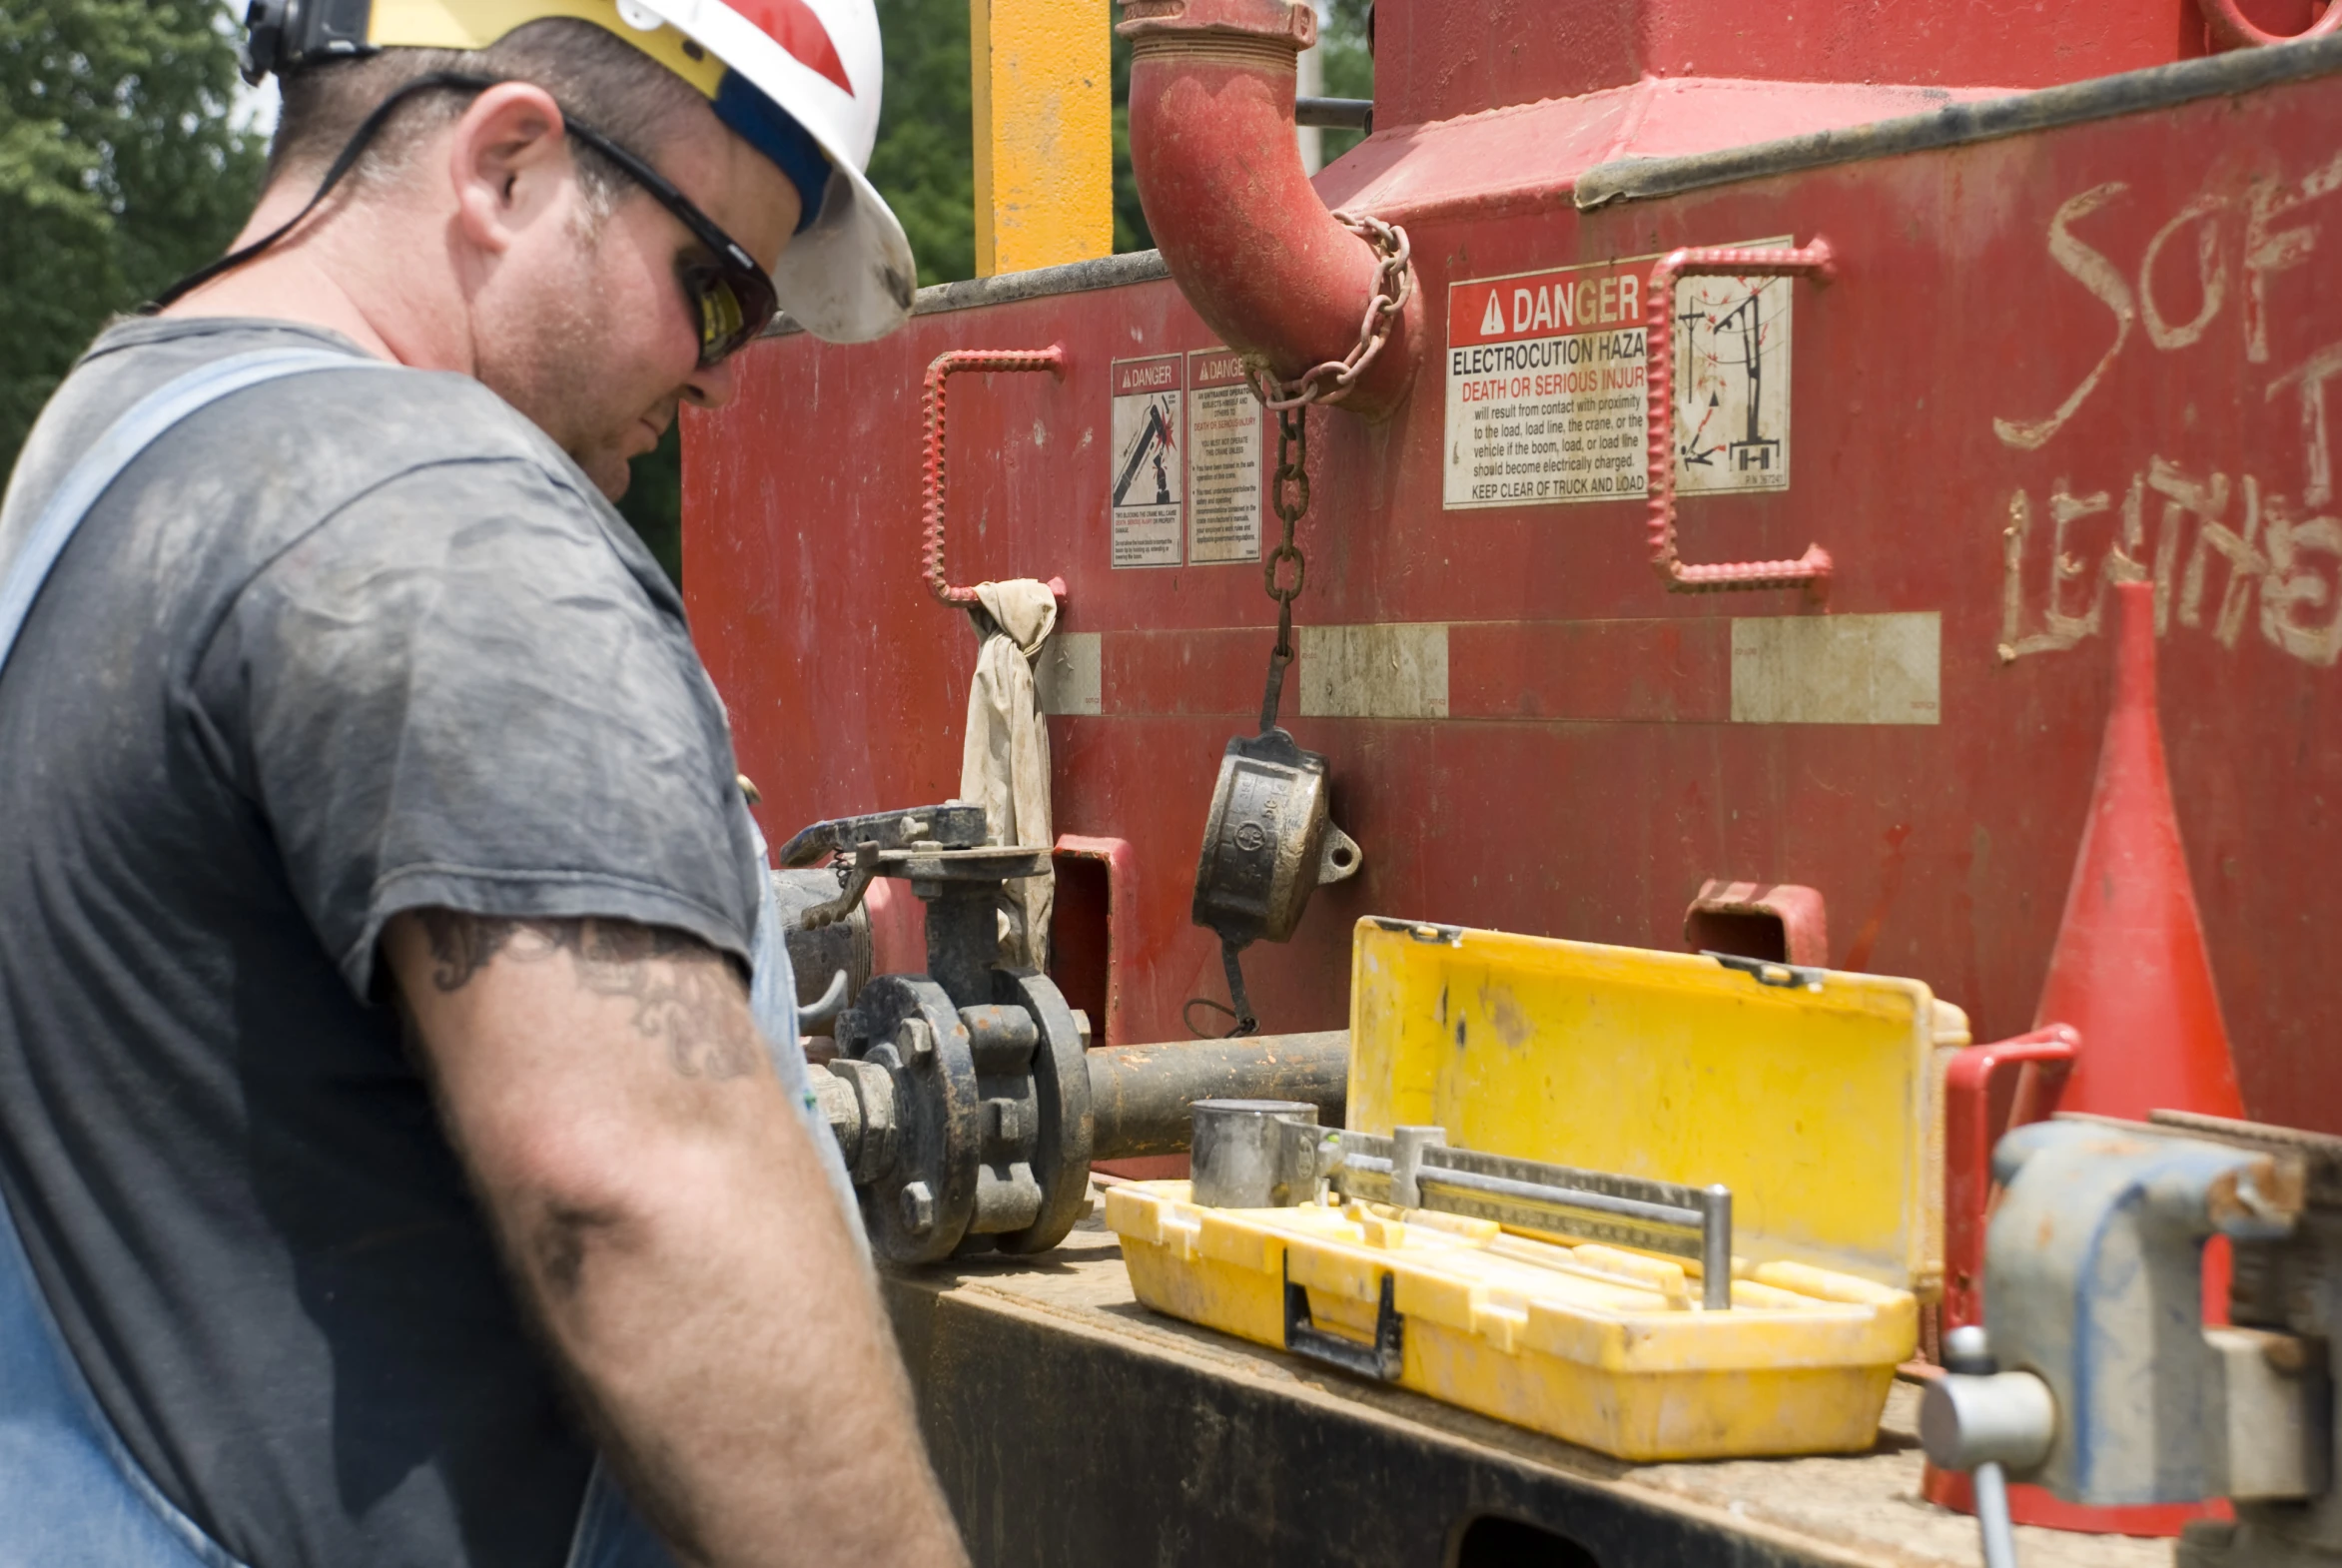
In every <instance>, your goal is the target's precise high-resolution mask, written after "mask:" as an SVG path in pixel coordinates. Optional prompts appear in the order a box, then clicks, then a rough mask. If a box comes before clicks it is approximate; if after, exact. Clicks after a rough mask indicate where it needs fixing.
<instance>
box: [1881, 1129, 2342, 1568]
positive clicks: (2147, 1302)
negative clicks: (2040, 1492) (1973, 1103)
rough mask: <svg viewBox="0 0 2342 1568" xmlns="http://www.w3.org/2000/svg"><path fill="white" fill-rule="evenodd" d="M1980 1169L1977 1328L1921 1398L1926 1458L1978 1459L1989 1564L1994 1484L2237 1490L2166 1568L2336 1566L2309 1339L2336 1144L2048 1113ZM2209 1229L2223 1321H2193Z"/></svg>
mask: <svg viewBox="0 0 2342 1568" xmlns="http://www.w3.org/2000/svg"><path fill="white" fill-rule="evenodd" d="M1992 1166H1993V1176H1994V1177H1995V1178H1996V1179H1997V1180H1998V1181H1999V1182H2001V1183H2002V1184H2003V1186H2004V1188H2005V1190H2004V1192H2003V1194H2002V1198H2001V1202H2000V1205H1999V1207H1998V1209H1997V1210H1995V1212H1994V1213H1993V1216H1992V1221H1991V1227H1990V1229H1989V1231H1988V1233H1987V1237H1986V1254H1985V1265H1984V1323H1985V1330H1986V1335H1988V1337H1984V1338H1982V1339H1981V1340H1980V1342H1963V1343H1961V1344H1958V1345H1953V1344H1952V1343H1951V1342H1950V1340H1949V1338H1948V1342H1947V1347H1946V1348H1947V1354H1946V1364H1947V1366H1948V1368H1950V1370H1949V1371H1948V1374H1947V1375H1946V1376H1944V1377H1942V1378H1940V1379H1938V1380H1937V1381H1936V1382H1934V1383H1932V1384H1931V1385H1930V1387H1929V1389H1928V1393H1927V1396H1926V1398H1925V1400H1924V1402H1923V1404H1922V1407H1921V1436H1922V1439H1923V1440H1924V1441H1925V1443H1926V1444H1927V1448H1928V1453H1929V1457H1930V1458H1932V1459H1934V1460H1935V1462H1936V1463H1937V1464H1938V1465H1940V1466H1943V1467H1945V1468H1948V1469H1960V1470H1973V1471H1975V1472H1976V1476H1977V1500H1978V1507H1977V1514H1978V1518H1979V1520H1980V1521H1981V1522H1982V1524H1983V1526H1984V1532H1985V1557H1986V1561H1987V1562H1988V1563H1993V1564H1996V1565H1997V1564H2002V1563H2007V1562H2012V1561H2013V1548H2012V1546H2011V1544H2010V1540H2009V1536H2008V1532H2007V1522H2006V1512H2005V1506H2004V1504H2002V1505H1999V1506H1995V1503H1996V1501H1997V1499H1998V1498H1999V1497H2000V1496H2001V1488H2002V1484H2003V1481H2002V1477H2003V1475H2005V1478H2006V1479H2009V1480H2017V1481H2030V1482H2034V1483H2037V1484H2039V1485H2042V1486H2045V1487H2047V1488H2048V1489H2049V1490H2050V1491H2051V1492H2053V1493H2054V1494H2056V1495H2057V1496H2058V1497H2061V1498H2064V1499H2066V1500H2067V1501H2071V1502H2078V1503H2084V1504H2090V1505H2126V1504H2140V1503H2178V1502H2193V1501H2196V1500H2198V1499H2200V1498H2205V1497H2217V1496H2225V1497H2228V1498H2230V1499H2232V1500H2233V1502H2234V1504H2235V1507H2236V1515H2237V1518H2236V1522H2235V1523H2233V1524H2230V1523H2228V1522H2226V1521H2210V1520H2207V1521H2203V1522H2201V1523H2198V1524H2192V1525H2190V1526H2189V1529H2188V1533H2187V1535H2186V1536H2185V1537H2184V1538H2183V1539H2182V1541H2181V1543H2180V1545H2179V1549H2178V1561H2179V1563H2180V1564H2181V1565H2182V1568H2212V1565H2215V1564H2218V1565H2234V1568H2247V1565H2250V1568H2278V1565H2288V1568H2290V1565H2295V1564H2311V1563H2317V1564H2324V1565H2328V1568H2333V1565H2337V1564H2342V1496H2338V1495H2337V1494H2336V1492H2335V1491H2334V1489H2333V1487H2332V1481H2331V1474H2330V1454H2331V1447H2332V1434H2333V1430H2334V1424H2335V1416H2336V1410H2335V1404H2334V1395H2333V1389H2332V1384H2331V1381H2330V1379H2329V1378H2328V1376H2327V1369H2326V1348H2325V1347H2326V1342H2327V1340H2328V1338H2329V1337H2330V1336H2331V1335H2332V1334H2333V1333H2334V1332H2335V1331H2336V1329H2337V1328H2338V1327H2342V1140H2335V1139H2327V1138H2320V1137H2316V1136H2314V1135H2310V1134H2304V1133H2296V1132H2291V1131H2288V1130H2285V1129H2281V1128H2270V1127H2261V1126H2257V1125H2255V1124H2251V1123H2243V1122H2230V1121H2225V1120H2222V1119H2218V1118H2210V1117H2194V1116H2179V1115H2176V1114H2169V1113H2157V1115H2156V1118H2155V1121H2154V1122H2153V1123H2126V1122H2113V1121H2106V1120H2100V1119H2094V1118H2060V1119H2058V1120H2056V1121H2052V1122H2045V1123H2037V1124H2034V1125H2032V1126H2029V1127H2023V1128H2019V1129H2017V1130H2016V1131H2014V1132H2012V1133H2010V1134H2009V1135H2008V1136H2007V1137H2006V1138H2004V1139H2002V1140H2001V1141H2000V1144H1999V1146H1998V1148H1997V1149H1996V1150H1995V1151H1994V1152H1993V1158H1992ZM2214 1234H2221V1235H2225V1236H2227V1237H2228V1238H2229V1240H2230V1242H2231V1244H2232V1246H2233V1248H2234V1256H2235V1266H2234V1273H2233V1280H2232V1284H2231V1290H2230V1300H2229V1317H2230V1322H2231V1324H2232V1325H2233V1326H2229V1327H2206V1326H2205V1325H2204V1323H2203V1317H2202V1291H2203V1267H2202V1264H2203V1247H2204V1243H2205V1241H2206V1240H2207V1239H2208V1238H2209V1237H2210V1236H2212V1235H2214ZM1968 1333H1969V1331H1966V1330H1963V1331H1962V1336H1963V1337H1964V1336H1966V1335H1968ZM1995 1537H1997V1539H1996V1538H1995Z"/></svg>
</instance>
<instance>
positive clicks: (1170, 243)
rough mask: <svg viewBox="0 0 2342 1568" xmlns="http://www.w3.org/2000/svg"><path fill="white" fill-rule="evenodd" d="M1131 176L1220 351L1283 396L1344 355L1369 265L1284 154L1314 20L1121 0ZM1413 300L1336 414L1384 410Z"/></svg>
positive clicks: (1352, 236)
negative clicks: (1289, 386)
mask: <svg viewBox="0 0 2342 1568" xmlns="http://www.w3.org/2000/svg"><path fill="white" fill-rule="evenodd" d="M1116 30H1117V31H1118V32H1121V33H1122V34H1124V35H1125V36H1126V37H1128V38H1129V39H1130V40H1131V41H1132V59H1131V163H1132V169H1133V172H1134V173H1135V174H1136V175H1137V177H1138V183H1139V202H1140V205H1141V206H1142V207H1143V208H1145V210H1146V213H1147V224H1148V227H1149V228H1150V229H1152V230H1153V231H1154V233H1155V242H1156V244H1157V246H1158V247H1160V248H1161V250H1162V252H1163V259H1164V263H1165V265H1166V266H1167V267H1169V268H1170V269H1171V278H1172V279H1173V280H1174V281H1175V282H1176V283H1177V284H1178V286H1179V292H1180V293H1182V294H1184V295H1185V296H1186V297H1187V303H1188V304H1189V305H1191V306H1193V307H1194V308H1195V314H1197V315H1198V316H1200V317H1202V318H1203V320H1204V321H1205V323H1207V324H1208V325H1209V326H1210V327H1211V329H1212V331H1213V332H1215V333H1217V334H1218V335H1219V337H1220V340H1221V341H1222V342H1223V343H1225V344H1226V345H1227V346H1228V347H1229V348H1231V349H1234V350H1237V351H1238V352H1240V353H1242V354H1243V355H1245V356H1246V357H1247V358H1248V359H1251V360H1253V361H1255V362H1256V363H1258V364H1259V365H1261V366H1263V367H1265V368H1266V370H1267V371H1268V372H1269V373H1270V374H1271V375H1273V376H1274V377H1276V378H1277V379H1278V380H1279V381H1283V382H1291V381H1293V380H1295V379H1297V378H1298V377H1300V376H1301V375H1302V373H1304V372H1306V371H1308V370H1310V369H1312V368H1314V367H1316V366H1319V365H1323V364H1325V363H1327V362H1329V361H1339V360H1341V359H1342V358H1343V357H1344V356H1346V355H1348V354H1349V353H1350V352H1351V351H1352V350H1353V349H1355V348H1356V347H1357V345H1358V341H1359V332H1360V327H1361V323H1362V320H1363V318H1364V316H1365V313H1366V309H1367V304H1368V302H1369V301H1370V300H1372V299H1373V297H1374V295H1375V292H1376V290H1375V283H1376V274H1377V272H1378V270H1379V267H1380V258H1379V257H1378V256H1377V254H1376V252H1375V250H1374V248H1373V247H1372V246H1371V245H1369V244H1368V243H1367V242H1366V241H1365V240H1363V239H1361V238H1359V236H1358V235H1357V234H1356V233H1355V232H1353V231H1352V230H1351V229H1349V228H1348V227H1347V226H1345V225H1344V224H1342V223H1341V222H1340V221H1338V220H1337V219H1335V218H1334V216H1333V215H1332V214H1331V213H1329V212H1327V211H1326V209H1325V204H1324V203H1323V202H1321V201H1319V200H1318V199H1317V193H1316V191H1315V190H1313V189H1312V188H1311V187H1310V184H1309V177H1308V175H1307V174H1306V173H1305V172H1304V171H1303V170H1302V168H1301V152H1300V148H1299V146H1298V145H1297V144H1296V143H1295V142H1294V140H1293V82H1294V64H1293V62H1294V60H1295V59H1296V57H1297V56H1298V55H1299V53H1300V51H1301V50H1303V49H1305V48H1307V47H1308V46H1309V45H1310V44H1311V43H1312V42H1314V41H1315V39H1316V36H1317V13H1316V11H1315V10H1314V9H1312V8H1311V7H1310V6H1309V5H1307V4H1305V3H1293V0H1123V20H1122V22H1121V23H1120V24H1119V25H1118V27H1117V29H1116ZM1421 296H1422V291H1421V290H1419V289H1417V290H1411V291H1409V293H1408V297H1407V300H1406V303H1405V305H1404V307H1403V308H1402V309H1401V310H1400V312H1399V314H1398V317H1397V319H1396V320H1395V321H1394V322H1393V323H1392V324H1391V327H1390V333H1389V337H1388V339H1387V340H1386V341H1385V343H1384V345H1383V347H1382V350H1381V352H1380V353H1379V354H1377V355H1376V356H1375V358H1374V360H1373V362H1372V363H1371V364H1370V365H1368V366H1367V367H1366V368H1365V369H1364V371H1363V373H1362V374H1361V375H1360V376H1359V378H1358V380H1357V382H1356V383H1355V384H1354V385H1353V386H1352V387H1351V388H1350V390H1349V392H1348V394H1347V395H1346V396H1344V397H1342V398H1341V399H1340V401H1341V406H1343V407H1345V408H1348V409H1350V410H1351V411H1352V412H1355V413H1359V414H1362V415H1364V416H1365V417H1367V418H1369V419H1374V418H1381V417H1383V416H1385V415H1387V414H1389V413H1390V412H1391V410H1393V409H1394V408H1396V407H1397V406H1398V405H1399V403H1400V402H1401V401H1403V400H1404V399H1405V397H1406V394H1407V390H1408V388H1409V386H1410V385H1411V384H1412V383H1413V381H1414V376H1415V365H1416V361H1417V360H1418V358H1419V357H1420V355H1421V352H1422V344H1423V337H1424V331H1423V303H1422V298H1421Z"/></svg>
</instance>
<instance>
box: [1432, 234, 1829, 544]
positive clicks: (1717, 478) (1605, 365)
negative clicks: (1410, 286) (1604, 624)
mask: <svg viewBox="0 0 2342 1568" xmlns="http://www.w3.org/2000/svg"><path fill="white" fill-rule="evenodd" d="M1750 243H1752V244H1756V245H1786V244H1788V243H1789V242H1788V241H1787V240H1785V239H1784V240H1760V241H1753V242H1750ZM1657 260H1658V258H1657V257H1655V256H1646V257H1631V258H1628V259H1626V260H1624V261H1618V262H1600V263H1594V264H1590V265H1587V266H1582V267H1564V268H1557V269H1553V270H1551V271H1547V272H1536V273H1521V274H1517V275H1514V276H1511V277H1506V278H1478V279H1472V280H1469V281H1465V282H1459V283H1455V284H1451V285H1449V287H1448V297H1447V342H1448V351H1447V422H1446V427H1445V434H1446V445H1447V461H1446V471H1445V476H1444V481H1443V484H1442V488H1441V496H1442V500H1443V502H1444V504H1446V505H1447V506H1449V507H1451V508H1452V507H1471V506H1521V505H1530V506H1537V505H1557V504H1560V503H1562V502H1567V501H1603V500H1620V499H1632V498H1637V497H1640V496H1642V495H1643V494H1644V493H1645V491H1646V489H1647V488H1648V486H1647V484H1646V476H1647V475H1648V473H1649V471H1650V419H1649V397H1650V384H1649V380H1648V375H1649V365H1650V355H1649V336H1648V335H1649V334H1650V333H1652V332H1661V331H1664V332H1671V333H1673V334H1674V338H1673V344H1674V348H1675V365H1676V380H1675V426H1676V427H1675V440H1674V447H1675V483H1676V488H1677V489H1678V490H1684V491H1724V492H1732V491H1746V490H1780V489H1787V488H1788V487H1789V348H1790V307H1791V301H1792V299H1793V298H1794V296H1793V294H1792V287H1791V280H1789V279H1787V278H1746V279H1743V278H1685V279H1680V280H1678V281H1677V283H1676V286H1675V298H1674V300H1673V301H1672V302H1669V307H1670V308H1669V309H1668V310H1667V312H1666V315H1665V317H1664V319H1663V318H1662V315H1661V312H1660V310H1659V309H1658V308H1657V303H1656V302H1654V301H1652V300H1650V299H1649V298H1648V297H1647V293H1648V291H1647V284H1648V281H1649V278H1650V274H1651V266H1652V264H1653V263H1654V262H1656V261H1657Z"/></svg>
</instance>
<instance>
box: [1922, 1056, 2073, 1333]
mask: <svg viewBox="0 0 2342 1568" xmlns="http://www.w3.org/2000/svg"><path fill="white" fill-rule="evenodd" d="M2080 1049H2081V1035H2080V1034H2079V1032H2077V1031H2076V1030H2074V1029H2072V1028H2071V1027H2069V1026H2067V1025H2064V1024H2051V1025H2048V1026H2047V1027H2046V1028H2042V1029H2036V1030H2034V1031H2033V1032H2032V1033H2031V1034H2029V1035H2018V1036H2017V1037H2016V1038H2015V1039H2013V1040H2001V1041H1995V1042H1993V1043H1992V1044H1990V1045H1985V1046H1970V1047H1968V1048H1967V1049H1966V1050H1965V1051H1962V1052H1959V1053H1958V1054H1957V1055H1955V1056H1953V1057H1952V1064H1951V1066H1950V1068H1949V1069H1947V1070H1946V1072H1945V1075H1944V1326H1945V1327H1946V1328H1957V1327H1961V1326H1964V1325H1966V1324H1969V1323H1980V1322H1982V1321H1983V1320H1984V1220H1985V1212H1984V1210H1985V1207H1986V1205H1987V1204H1988V1203H1989V1201H1990V1199H1991V1195H1992V1085H1993V1083H1994V1081H1995V1080H1996V1079H1998V1077H1999V1076H2000V1074H2001V1073H2002V1072H2004V1071H2009V1070H2013V1069H2017V1068H2021V1067H2023V1066H2025V1065H2026V1064H2028V1063H2030V1064H2032V1065H2033V1066H2035V1067H2037V1068H2038V1069H2039V1071H2040V1075H2041V1076H2042V1077H2044V1078H2047V1079H2049V1080H2050V1082H2049V1083H2048V1084H2047V1085H2046V1086H2045V1092H2044V1093H2042V1094H2039V1095H2037V1096H2035V1097H2033V1099H2034V1104H2033V1105H2031V1106H2024V1105H2017V1106H2012V1107H2010V1109H2009V1119H2008V1125H2009V1126H2010V1127H2015V1126H2017V1125H2018V1121H2019V1119H2020V1118H2021V1119H2023V1120H2025V1121H2033V1120H2036V1119H2038V1118H2039V1117H2044V1116H2047V1115H2048V1114H2049V1112H2050V1111H2051V1110H2053V1109H2054V1108H2055V1106H2056V1091H2057V1090H2058V1089H2059V1088H2061V1087H2062V1086H2063V1085H2064V1082H2065V1075H2066V1074H2067V1073H2068V1072H2070V1071H2071V1070H2072V1068H2073V1057H2074V1053H2075V1052H2077V1051H2079V1050H2080Z"/></svg>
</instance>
